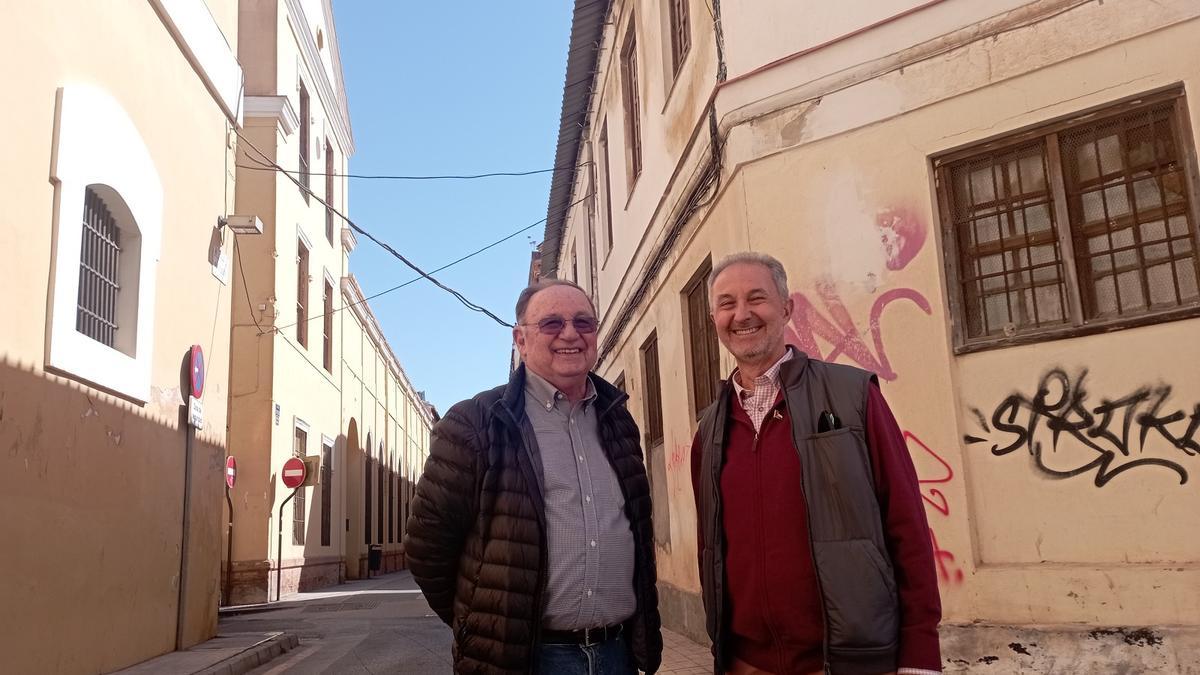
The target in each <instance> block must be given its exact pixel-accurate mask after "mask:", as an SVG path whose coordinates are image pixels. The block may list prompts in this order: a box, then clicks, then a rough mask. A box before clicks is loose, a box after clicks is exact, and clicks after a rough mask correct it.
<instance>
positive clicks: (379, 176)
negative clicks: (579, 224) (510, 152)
mask: <svg viewBox="0 0 1200 675" xmlns="http://www.w3.org/2000/svg"><path fill="white" fill-rule="evenodd" d="M249 159H251V160H253V159H254V158H253V157H251V158H249ZM587 165H588V163H586V162H585V163H584V164H580V165H577V166H560V167H557V168H551V169H537V170H534V171H493V172H491V173H476V174H451V175H444V176H437V175H429V176H417V175H413V176H403V175H385V174H361V173H317V172H315V171H309V172H307V173H308V175H309V176H333V177H334V178H358V179H362V180H477V179H480V178H496V177H501V176H534V175H537V174H540V173H553V172H557V171H572V170H575V169H579V168H582V167H585V166H587ZM237 166H238V168H239V169H251V170H253V171H281V172H283V173H286V174H288V175H292V174H297V175H299V174H300V172H299V171H296V170H293V169H284V168H282V167H279V168H276V167H273V166H270V167H269V166H250V165H249V164H238V165H237Z"/></svg>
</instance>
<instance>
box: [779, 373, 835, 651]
mask: <svg viewBox="0 0 1200 675" xmlns="http://www.w3.org/2000/svg"><path fill="white" fill-rule="evenodd" d="M783 406H784V408H785V409H787V411H788V419H789V420H791V419H794V418H793V416H792V409H791V407H790V406H789V405H788V397H787V392H786V391H784V394H783ZM793 424H794V422H793ZM796 452H797V454H799V453H800V448H796ZM800 471H801V473H802V474H803V471H804V461H803V459H801V461H800ZM800 498H801V499H803V500H804V515H805V518H806V519H807V520H808V556H809V559H810V560H811V561H812V566H813V576H814V578H815V579H816V580H817V595H819V596H820V597H821V618H822V619H823V620H822V621H821V658H822V661H823V663H822V668H821V670H822V671H823V672H824V673H825V674H826V675H830V673H832V672H833V670H832V668H831V667H830V665H829V608H828V607H826V605H825V587H824V586H823V585H822V584H821V570H820V569H819V568H818V567H817V554H816V551H814V550H813V538H812V508H811V507H810V506H809V503H808V494H807V493H805V492H804V482H803V480H801V483H800Z"/></svg>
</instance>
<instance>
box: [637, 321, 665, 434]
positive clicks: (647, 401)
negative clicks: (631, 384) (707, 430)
mask: <svg viewBox="0 0 1200 675" xmlns="http://www.w3.org/2000/svg"><path fill="white" fill-rule="evenodd" d="M651 350H653V351H651ZM651 353H653V356H654V358H653V364H651V363H650V361H651V359H650V358H649V357H650V355H651ZM638 359H639V360H640V361H641V365H642V388H643V392H644V395H643V396H642V401H643V408H644V410H645V414H646V422H645V439H646V448H645V449H646V453H647V454H649V453H650V450H651V449H653V448H658V447H661V446H662V445H663V444H664V443H666V424H665V420H664V419H663V418H664V415H663V401H662V361H661V359H660V355H659V352H658V331H656V330H655V331H651V332H650V335H649V336H647V337H646V339H645V340H644V341H643V342H642V346H641V347H639V348H638ZM652 365H653V367H651V366H652ZM651 374H653V379H651ZM656 433H657V435H655V434H656Z"/></svg>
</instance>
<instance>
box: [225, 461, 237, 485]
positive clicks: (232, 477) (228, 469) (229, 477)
mask: <svg viewBox="0 0 1200 675" xmlns="http://www.w3.org/2000/svg"><path fill="white" fill-rule="evenodd" d="M236 482H237V460H236V459H234V458H233V455H230V456H229V457H228V458H226V460H225V485H226V486H227V487H228V488H229V489H230V490H232V489H233V484H234V483H236Z"/></svg>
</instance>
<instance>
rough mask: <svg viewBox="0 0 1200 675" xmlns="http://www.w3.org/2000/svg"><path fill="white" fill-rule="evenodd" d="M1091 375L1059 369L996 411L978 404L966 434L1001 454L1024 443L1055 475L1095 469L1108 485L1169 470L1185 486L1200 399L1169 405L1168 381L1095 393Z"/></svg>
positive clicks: (1039, 465)
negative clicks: (1139, 473) (974, 426)
mask: <svg viewBox="0 0 1200 675" xmlns="http://www.w3.org/2000/svg"><path fill="white" fill-rule="evenodd" d="M1087 376H1088V371H1087V370H1086V369H1083V370H1080V371H1079V374H1078V375H1077V376H1076V377H1074V378H1072V377H1071V376H1070V375H1068V374H1067V372H1066V371H1065V370H1063V369H1061V368H1053V369H1051V370H1049V371H1047V372H1046V373H1045V374H1043V375H1042V378H1041V380H1040V381H1039V382H1038V385H1037V389H1036V391H1035V392H1034V393H1033V394H1032V395H1029V394H1026V393H1023V392H1014V393H1013V394H1011V395H1009V396H1007V397H1005V398H1004V399H1003V400H1002V401H1000V403H999V404H998V405H996V407H995V408H994V409H993V410H992V414H991V417H990V418H989V417H987V416H986V415H984V413H983V412H981V411H980V410H979V409H977V408H976V409H972V413H973V415H974V416H975V419H976V422H977V423H978V425H979V426H980V428H981V431H980V433H979V435H975V434H968V435H966V436H965V437H964V439H963V440H964V441H966V443H967V444H968V445H977V444H988V443H990V444H991V452H992V454H993V455H995V456H997V457H1003V456H1005V455H1008V454H1010V453H1013V452H1015V451H1017V450H1021V449H1024V450H1026V451H1028V453H1029V455H1030V456H1031V457H1032V458H1033V466H1034V467H1035V469H1036V470H1037V471H1038V472H1039V473H1040V474H1042V475H1044V476H1046V477H1049V478H1053V479H1066V478H1073V477H1075V476H1081V475H1085V474H1091V475H1092V477H1093V482H1094V483H1095V485H1096V487H1104V486H1105V485H1107V484H1108V483H1109V482H1110V481H1112V480H1113V479H1114V478H1116V477H1117V476H1120V475H1121V474H1124V473H1126V472H1129V471H1133V470H1134V469H1139V470H1156V471H1167V472H1170V473H1173V474H1174V475H1175V477H1177V478H1178V480H1179V484H1180V485H1183V484H1184V483H1187V481H1188V471H1187V467H1186V466H1185V464H1184V460H1185V459H1186V458H1187V457H1197V456H1200V438H1198V435H1200V403H1196V404H1194V405H1193V407H1192V409H1191V411H1190V412H1189V411H1187V410H1186V409H1185V408H1183V407H1180V406H1179V404H1178V403H1171V404H1168V400H1169V399H1170V398H1171V395H1172V393H1173V388H1172V387H1171V386H1170V385H1168V384H1158V385H1153V386H1151V385H1145V386H1141V387H1138V388H1137V389H1135V390H1133V391H1132V392H1129V393H1127V394H1125V395H1123V396H1120V397H1118V398H1109V397H1108V396H1098V397H1094V396H1092V394H1091V392H1089V391H1088V388H1087ZM1043 429H1044V431H1043V432H1042V433H1041V434H1039V433H1038V432H1039V430H1043ZM1046 433H1048V434H1049V443H1048V444H1047V443H1045V442H1043V441H1044V438H1045V435H1046Z"/></svg>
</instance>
